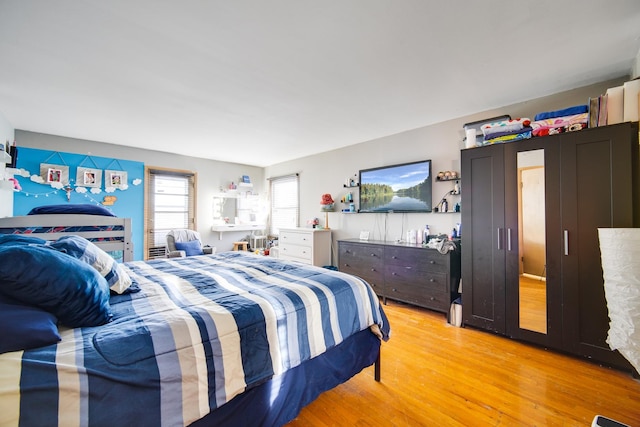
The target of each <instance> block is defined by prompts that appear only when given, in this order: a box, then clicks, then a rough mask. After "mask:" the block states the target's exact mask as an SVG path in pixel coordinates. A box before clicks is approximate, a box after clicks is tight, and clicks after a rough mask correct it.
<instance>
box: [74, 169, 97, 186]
mask: <svg viewBox="0 0 640 427" xmlns="http://www.w3.org/2000/svg"><path fill="white" fill-rule="evenodd" d="M76 186H77V187H91V188H100V187H101V186H102V170H101V169H94V168H85V167H80V166H78V168H77V170H76Z"/></svg>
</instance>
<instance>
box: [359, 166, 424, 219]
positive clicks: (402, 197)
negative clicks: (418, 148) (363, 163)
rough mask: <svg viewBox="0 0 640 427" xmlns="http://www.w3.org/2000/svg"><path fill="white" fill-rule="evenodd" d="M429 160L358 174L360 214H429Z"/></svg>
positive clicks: (365, 170)
mask: <svg viewBox="0 0 640 427" xmlns="http://www.w3.org/2000/svg"><path fill="white" fill-rule="evenodd" d="M431 184H432V179H431V160H422V161H419V162H412V163H403V164H398V165H391V166H383V167H378V168H373V169H363V170H361V171H360V212H431V209H432V202H431Z"/></svg>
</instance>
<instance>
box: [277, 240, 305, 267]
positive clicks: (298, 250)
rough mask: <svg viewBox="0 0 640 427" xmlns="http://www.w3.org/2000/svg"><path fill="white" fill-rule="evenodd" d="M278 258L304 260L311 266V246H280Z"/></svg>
mask: <svg viewBox="0 0 640 427" xmlns="http://www.w3.org/2000/svg"><path fill="white" fill-rule="evenodd" d="M279 256H280V258H282V259H291V258H296V259H298V260H306V261H308V262H309V264H311V256H312V252H311V246H299V245H291V244H281V245H280V254H279Z"/></svg>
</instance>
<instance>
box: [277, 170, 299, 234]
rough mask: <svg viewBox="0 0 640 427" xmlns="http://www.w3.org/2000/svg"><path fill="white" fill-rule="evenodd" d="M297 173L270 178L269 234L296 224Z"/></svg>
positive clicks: (297, 208)
mask: <svg viewBox="0 0 640 427" xmlns="http://www.w3.org/2000/svg"><path fill="white" fill-rule="evenodd" d="M298 201H299V197H298V174H295V175H288V176H282V177H278V178H271V234H273V235H276V236H277V235H278V234H279V233H280V229H281V228H291V227H297V226H298V213H299V210H300V209H299V206H298V205H299V202H298Z"/></svg>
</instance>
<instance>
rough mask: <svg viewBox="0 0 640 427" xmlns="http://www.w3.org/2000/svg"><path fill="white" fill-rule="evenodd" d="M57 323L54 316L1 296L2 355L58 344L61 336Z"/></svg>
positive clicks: (0, 345)
mask: <svg viewBox="0 0 640 427" xmlns="http://www.w3.org/2000/svg"><path fill="white" fill-rule="evenodd" d="M56 323H57V319H56V316H54V315H53V314H51V313H47V312H46V311H44V310H40V309H39V308H37V307H31V306H28V305H24V304H20V303H19V302H18V301H15V300H13V299H11V298H7V297H4V296H2V295H1V294H0V330H2V338H1V339H0V353H6V352H8V351H18V350H28V349H30V348H36V347H44V346H47V345H51V344H55V343H57V342H58V341H60V334H59V333H58V327H57V326H56Z"/></svg>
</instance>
